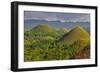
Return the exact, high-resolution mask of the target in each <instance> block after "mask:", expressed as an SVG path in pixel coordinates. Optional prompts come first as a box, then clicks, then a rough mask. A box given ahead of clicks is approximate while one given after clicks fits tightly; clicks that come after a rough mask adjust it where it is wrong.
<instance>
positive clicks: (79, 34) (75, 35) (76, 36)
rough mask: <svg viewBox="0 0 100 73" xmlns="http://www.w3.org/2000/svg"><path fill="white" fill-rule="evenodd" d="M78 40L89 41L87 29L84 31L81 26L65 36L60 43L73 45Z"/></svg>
mask: <svg viewBox="0 0 100 73" xmlns="http://www.w3.org/2000/svg"><path fill="white" fill-rule="evenodd" d="M77 40H86V41H88V40H89V34H88V32H87V31H85V29H83V28H82V27H81V26H76V27H75V28H73V29H72V30H71V31H70V32H68V33H67V34H65V35H64V36H63V37H62V38H61V39H60V40H59V42H61V43H66V44H72V43H73V42H75V41H77Z"/></svg>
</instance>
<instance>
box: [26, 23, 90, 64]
mask: <svg viewBox="0 0 100 73" xmlns="http://www.w3.org/2000/svg"><path fill="white" fill-rule="evenodd" d="M24 36H25V37H24V48H25V49H24V61H25V62H27V61H46V60H67V59H73V56H74V55H75V54H76V53H78V52H79V51H81V50H82V49H84V48H85V47H86V46H87V45H89V34H88V33H87V31H85V30H84V29H83V28H82V27H80V26H77V27H75V28H74V29H72V30H70V31H68V30H67V29H66V28H61V29H56V28H53V27H50V26H48V25H47V24H44V25H43V24H42V25H38V26H36V27H34V28H32V29H31V30H29V31H25V33H24Z"/></svg>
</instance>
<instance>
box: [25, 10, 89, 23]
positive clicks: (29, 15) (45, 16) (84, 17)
mask: <svg viewBox="0 0 100 73" xmlns="http://www.w3.org/2000/svg"><path fill="white" fill-rule="evenodd" d="M24 20H46V21H60V22H90V14H87V13H62V12H40V11H24Z"/></svg>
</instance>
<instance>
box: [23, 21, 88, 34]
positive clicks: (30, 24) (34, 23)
mask: <svg viewBox="0 0 100 73" xmlns="http://www.w3.org/2000/svg"><path fill="white" fill-rule="evenodd" d="M39 24H48V25H49V26H51V27H54V28H67V29H69V30H70V29H72V28H74V27H75V26H76V25H80V26H82V27H83V28H84V29H86V30H87V31H88V32H90V22H60V21H45V20H24V28H25V31H27V30H30V29H32V28H33V27H35V26H37V25H39Z"/></svg>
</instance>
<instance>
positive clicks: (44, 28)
mask: <svg viewBox="0 0 100 73" xmlns="http://www.w3.org/2000/svg"><path fill="white" fill-rule="evenodd" d="M36 30H37V31H39V32H40V31H41V32H55V29H54V28H52V27H50V26H49V25H47V24H41V25H38V26H36V27H34V28H33V29H31V31H36Z"/></svg>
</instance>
